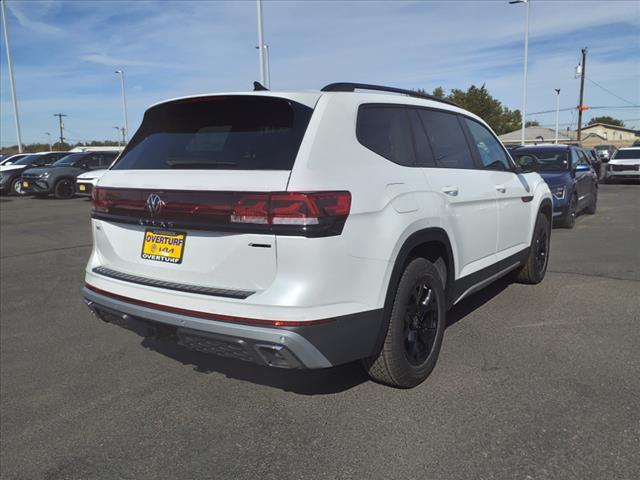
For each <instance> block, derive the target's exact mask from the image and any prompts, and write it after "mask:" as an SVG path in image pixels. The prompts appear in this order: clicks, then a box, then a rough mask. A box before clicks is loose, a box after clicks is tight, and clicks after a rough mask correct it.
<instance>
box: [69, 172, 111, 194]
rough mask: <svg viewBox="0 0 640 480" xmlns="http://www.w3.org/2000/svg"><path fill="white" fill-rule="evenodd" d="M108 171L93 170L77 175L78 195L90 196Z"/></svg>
mask: <svg viewBox="0 0 640 480" xmlns="http://www.w3.org/2000/svg"><path fill="white" fill-rule="evenodd" d="M106 172H107V169H102V170H92V171H90V172H85V173H81V174H80V175H78V176H77V177H76V195H80V196H85V197H90V196H91V194H92V193H93V188H94V187H95V186H96V183H98V180H100V178H101V177H102V176H103V175H104V174H105V173H106Z"/></svg>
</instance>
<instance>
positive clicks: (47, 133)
mask: <svg viewBox="0 0 640 480" xmlns="http://www.w3.org/2000/svg"><path fill="white" fill-rule="evenodd" d="M44 134H45V135H46V136H47V137H49V151H50V152H51V151H52V150H53V144H52V143H51V134H50V133H49V132H44Z"/></svg>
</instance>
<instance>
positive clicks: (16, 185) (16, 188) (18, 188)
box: [9, 177, 26, 195]
mask: <svg viewBox="0 0 640 480" xmlns="http://www.w3.org/2000/svg"><path fill="white" fill-rule="evenodd" d="M9 193H11V194H13V195H26V194H25V193H24V191H23V190H22V179H21V178H20V177H18V178H14V179H13V180H11V191H10V192H9Z"/></svg>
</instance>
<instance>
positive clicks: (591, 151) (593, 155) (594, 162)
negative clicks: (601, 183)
mask: <svg viewBox="0 0 640 480" xmlns="http://www.w3.org/2000/svg"><path fill="white" fill-rule="evenodd" d="M583 151H584V153H585V155H586V156H587V160H589V163H590V164H591V166H592V167H593V169H594V170H595V171H596V175H597V177H598V179H600V177H601V176H602V159H601V158H600V156H599V155H598V152H597V151H596V149H595V148H584V149H583Z"/></svg>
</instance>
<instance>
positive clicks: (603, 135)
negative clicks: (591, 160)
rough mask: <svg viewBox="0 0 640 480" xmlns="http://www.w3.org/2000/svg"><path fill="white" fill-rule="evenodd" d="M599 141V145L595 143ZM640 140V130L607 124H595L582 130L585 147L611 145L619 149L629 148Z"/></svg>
mask: <svg viewBox="0 0 640 480" xmlns="http://www.w3.org/2000/svg"><path fill="white" fill-rule="evenodd" d="M596 139H597V140H598V143H593V141H595V140H596ZM638 139H640V130H634V129H632V128H626V127H619V126H617V125H608V124H606V123H594V124H593V125H588V126H586V127H583V128H582V142H583V145H584V146H592V145H591V144H592V143H593V145H599V144H600V143H610V144H613V145H615V146H617V147H628V146H630V145H633V142H635V141H636V140H638Z"/></svg>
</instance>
